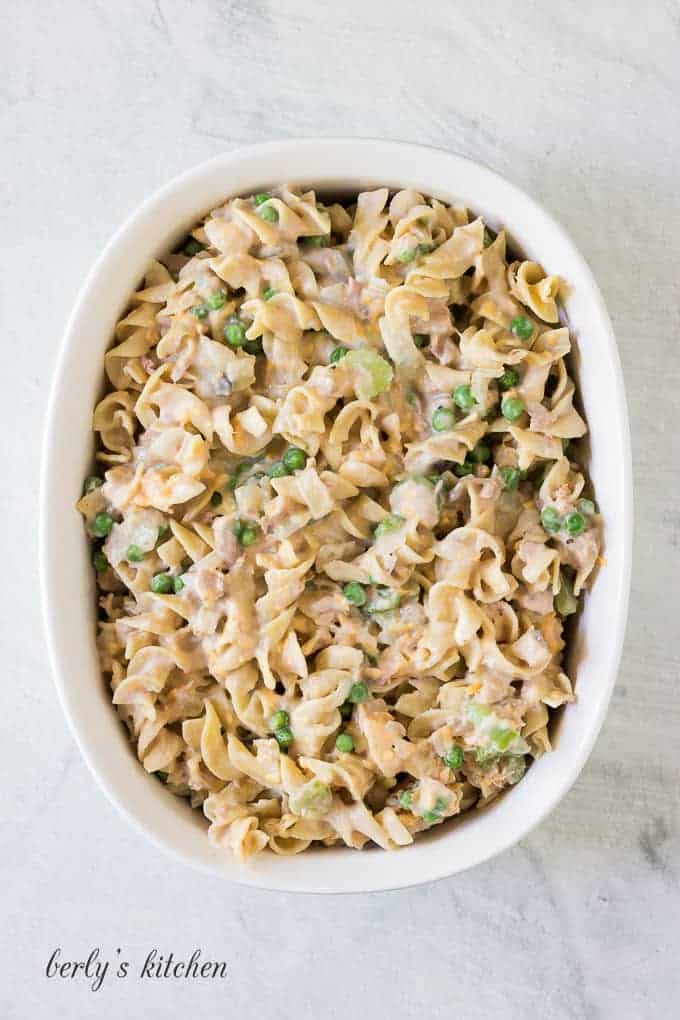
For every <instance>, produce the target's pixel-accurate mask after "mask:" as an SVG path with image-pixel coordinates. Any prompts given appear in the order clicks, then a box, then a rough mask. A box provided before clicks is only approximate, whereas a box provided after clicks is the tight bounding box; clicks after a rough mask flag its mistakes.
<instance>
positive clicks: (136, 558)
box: [125, 545, 144, 563]
mask: <svg viewBox="0 0 680 1020" xmlns="http://www.w3.org/2000/svg"><path fill="white" fill-rule="evenodd" d="M125 559H126V560H129V561H130V563H141V562H142V560H143V559H144V552H143V550H142V549H140V548H139V546H138V545H129V546H128V547H127V549H126V550H125Z"/></svg>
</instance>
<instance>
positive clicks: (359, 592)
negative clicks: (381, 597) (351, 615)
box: [342, 581, 366, 606]
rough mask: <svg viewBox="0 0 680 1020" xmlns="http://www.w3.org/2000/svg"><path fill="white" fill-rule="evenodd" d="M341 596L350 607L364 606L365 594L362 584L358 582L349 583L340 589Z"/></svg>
mask: <svg viewBox="0 0 680 1020" xmlns="http://www.w3.org/2000/svg"><path fill="white" fill-rule="evenodd" d="M342 594H343V595H344V596H345V598H346V599H347V601H348V602H349V603H350V605H352V606H363V605H365V604H366V592H365V591H364V586H363V584H359V582H358V581H350V582H349V583H348V584H346V585H345V587H344V588H343V589H342Z"/></svg>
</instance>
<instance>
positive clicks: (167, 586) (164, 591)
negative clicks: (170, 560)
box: [151, 574, 172, 595]
mask: <svg viewBox="0 0 680 1020" xmlns="http://www.w3.org/2000/svg"><path fill="white" fill-rule="evenodd" d="M151 591H152V592H153V593H154V595H169V594H170V592H171V591H172V577H171V576H170V574H154V575H153V577H152V578H151Z"/></svg>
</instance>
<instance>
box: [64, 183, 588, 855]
mask: <svg viewBox="0 0 680 1020" xmlns="http://www.w3.org/2000/svg"><path fill="white" fill-rule="evenodd" d="M559 289H560V280H559V279H558V278H557V277H555V276H549V275H546V273H545V272H544V271H543V269H542V268H541V266H540V265H538V264H536V263H534V262H530V261H514V260H513V259H512V258H511V257H510V256H509V255H508V252H507V250H506V238H505V235H504V233H503V232H500V233H499V234H498V235H495V234H494V233H492V232H491V231H490V230H489V229H488V228H486V227H485V225H484V223H483V222H482V220H481V219H479V218H478V219H473V218H471V217H470V215H469V214H468V212H467V210H466V209H464V208H460V207H457V206H451V207H449V206H446V205H444V204H442V203H441V202H438V201H436V200H434V199H426V198H424V197H423V196H422V195H420V194H418V193H417V192H415V191H413V190H405V191H400V192H398V193H397V194H395V195H393V197H391V198H390V194H389V192H388V190H387V189H386V188H380V189H378V190H375V191H371V192H366V193H363V194H360V195H358V196H357V197H356V200H355V201H354V200H353V201H352V202H351V203H347V204H342V205H341V204H338V203H335V204H323V203H321V202H320V201H318V200H317V198H316V196H315V193H314V192H313V191H308V192H305V193H303V192H301V191H300V190H299V189H297V188H295V187H292V186H283V187H280V188H276V189H274V190H272V191H271V192H270V193H260V194H255V195H250V196H247V197H244V198H233V199H230V200H228V201H227V202H226V203H225V204H224V205H223V206H221V207H220V208H219V209H216V210H214V211H213V212H212V213H211V214H210V215H209V216H208V217H207V219H206V220H205V221H204V222H203V223H202V224H201V225H200V226H197V227H196V228H195V229H194V230H193V231H192V233H191V235H190V237H189V238H188V240H187V241H186V243H185V245H184V247H183V249H182V250H181V251H180V252H176V253H174V254H171V255H168V256H167V257H166V258H163V259H161V261H158V262H154V263H153V264H152V265H151V266H150V267H149V269H148V272H147V274H146V277H145V280H144V282H143V286H142V287H141V289H140V290H138V291H137V292H136V293H135V294H133V295H132V297H131V299H130V309H129V311H128V313H127V314H126V315H125V317H124V318H123V319H121V320H120V322H119V323H118V325H117V326H116V330H115V344H116V345H115V346H114V347H113V348H111V349H110V350H109V351H108V353H107V354H106V358H105V364H106V373H107V376H108V380H109V382H110V391H109V392H108V393H107V395H106V396H105V397H104V399H103V400H101V401H100V403H99V404H98V405H97V407H96V409H95V412H94V430H95V432H96V434H97V460H98V462H99V463H100V464H101V466H102V472H103V474H102V476H99V475H93V476H91V477H89V478H87V479H86V481H85V486H84V494H83V496H82V498H81V500H80V502H79V503H78V508H79V510H80V511H81V512H82V514H83V516H84V518H85V520H86V525H87V529H88V533H89V535H90V536H91V538H92V539H93V542H94V551H93V563H94V568H95V571H96V575H97V584H98V589H99V624H98V645H99V653H100V659H101V665H102V669H103V671H104V674H105V675H106V677H107V679H108V680H109V681H110V684H111V689H112V692H113V703H114V705H115V706H116V709H117V711H118V713H119V714H120V716H121V718H122V719H123V721H124V723H125V724H126V726H127V728H128V730H129V732H130V735H131V738H132V740H133V742H134V745H135V748H136V752H137V755H138V757H139V760H140V761H141V763H142V764H143V766H144V768H145V769H146V770H147V771H148V772H151V773H154V774H155V775H156V776H158V778H159V779H160V780H162V782H164V783H165V784H167V786H168V787H169V788H170V790H172V792H173V793H176V794H178V795H180V796H184V797H188V798H189V799H190V802H191V804H192V805H194V806H196V807H199V806H200V807H202V808H203V811H204V812H205V815H206V816H207V818H208V819H209V822H210V828H209V836H210V839H211V840H212V841H213V842H214V843H215V844H217V845H219V846H224V847H228V848H230V849H232V850H234V851H235V852H236V853H237V854H238V855H239V856H240V857H242V858H247V857H249V856H250V855H251V854H254V853H257V852H258V851H260V850H263V849H264V848H266V847H269V848H271V850H273V851H274V852H275V853H278V854H294V853H299V852H300V851H302V850H305V849H307V848H308V847H310V846H311V845H313V844H315V843H320V844H324V845H330V844H334V843H344V844H346V845H347V846H350V847H356V848H361V847H363V846H364V845H365V844H367V843H369V842H372V843H375V844H377V845H378V846H380V847H383V848H384V849H393V848H396V847H401V846H405V845H406V844H409V843H411V842H412V841H413V839H414V837H415V836H416V835H417V834H418V833H420V832H423V831H425V830H427V829H430V828H432V827H434V826H438V825H441V824H442V823H443V822H445V821H446V820H447V819H449V818H451V817H452V816H454V815H457V814H459V813H460V812H461V811H465V810H467V809H468V808H470V807H472V806H473V805H483V804H486V803H488V802H489V800H491V799H492V798H493V797H495V796H496V795H497V794H498V793H499V792H500V791H501V790H503V789H504V788H505V787H507V786H511V785H513V784H514V783H517V782H518V781H519V780H520V779H521V778H522V776H523V775H524V773H525V770H526V768H527V766H528V764H529V763H530V762H531V760H532V759H533V758H536V757H538V756H539V755H541V754H543V753H544V752H546V751H549V750H550V741H549V737H548V723H549V715H550V709H551V708H553V709H554V708H557V707H558V706H559V705H562V704H564V703H565V702H568V701H571V700H573V694H572V686H571V683H570V681H569V678H568V677H567V675H566V674H565V672H564V671H563V669H562V654H563V650H564V638H563V621H564V618H565V617H567V616H568V615H569V614H572V613H574V612H575V611H576V608H577V601H578V596H579V594H580V593H581V592H582V590H583V589H584V587H585V586H586V585H587V584H588V581H589V579H590V578H591V576H592V574H593V570H594V568H595V567H596V564H597V563H598V561H599V557H600V545H601V539H600V520H599V517H598V514H597V512H596V507H595V504H594V503H593V500H592V494H590V493H588V492H587V491H586V489H587V483H586V481H585V479H584V476H583V472H582V469H581V468H580V467H579V464H578V463H577V462H576V460H575V459H574V450H573V448H572V447H571V446H570V442H569V441H570V440H572V439H575V438H578V437H580V436H582V435H583V434H584V433H585V431H586V426H585V423H584V422H583V419H582V418H581V416H580V415H579V413H578V411H577V410H576V409H575V408H574V406H573V397H574V383H573V381H572V379H571V378H570V377H569V374H568V372H567V367H566V365H565V360H564V359H565V355H566V354H567V353H568V352H569V350H570V338H569V331H568V329H567V328H566V327H565V326H564V325H561V324H560V321H559V318H558V309H557V303H556V302H557V299H558V295H559Z"/></svg>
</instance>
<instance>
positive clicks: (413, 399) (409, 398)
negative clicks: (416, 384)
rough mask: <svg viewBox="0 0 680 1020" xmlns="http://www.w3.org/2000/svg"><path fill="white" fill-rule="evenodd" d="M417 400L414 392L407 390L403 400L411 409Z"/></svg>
mask: <svg viewBox="0 0 680 1020" xmlns="http://www.w3.org/2000/svg"><path fill="white" fill-rule="evenodd" d="M417 399H418V397H417V396H416V392H415V390H409V391H408V392H407V394H406V397H405V400H406V403H407V404H410V406H411V407H413V406H414V404H415V402H416V400H417Z"/></svg>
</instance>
